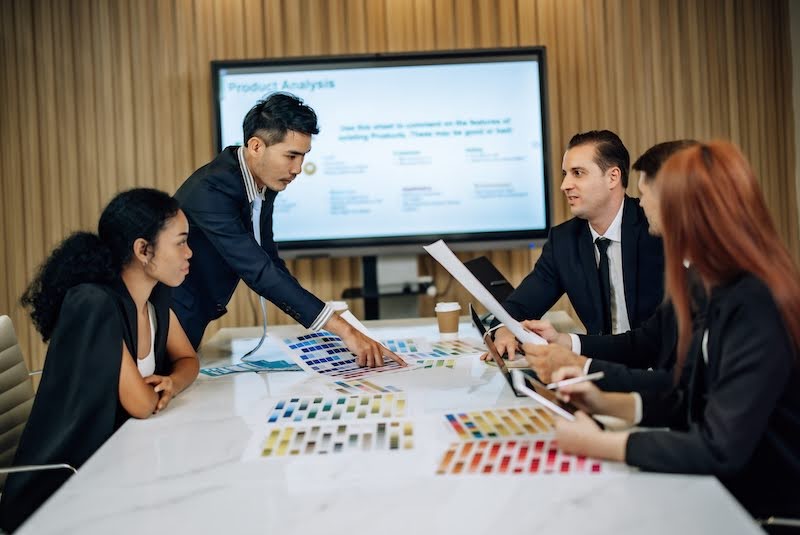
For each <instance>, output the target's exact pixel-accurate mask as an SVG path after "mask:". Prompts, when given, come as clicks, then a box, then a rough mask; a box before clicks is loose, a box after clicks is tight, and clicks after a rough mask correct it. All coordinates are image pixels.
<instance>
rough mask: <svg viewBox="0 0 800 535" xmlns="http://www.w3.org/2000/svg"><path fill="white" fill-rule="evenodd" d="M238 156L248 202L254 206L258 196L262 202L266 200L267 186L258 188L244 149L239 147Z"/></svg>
mask: <svg viewBox="0 0 800 535" xmlns="http://www.w3.org/2000/svg"><path fill="white" fill-rule="evenodd" d="M236 155H237V156H238V157H239V168H240V169H241V170H242V181H243V182H244V191H245V193H247V202H249V203H250V204H252V203H253V201H255V200H256V197H257V196H258V197H259V198H260V199H261V200H262V201H264V200H266V196H265V190H266V189H267V188H266V186H262V187H258V184H256V180H255V178H254V177H253V174H252V173H251V172H250V168H249V167H247V162H246V161H245V159H244V147H239V149H238V150H237V151H236Z"/></svg>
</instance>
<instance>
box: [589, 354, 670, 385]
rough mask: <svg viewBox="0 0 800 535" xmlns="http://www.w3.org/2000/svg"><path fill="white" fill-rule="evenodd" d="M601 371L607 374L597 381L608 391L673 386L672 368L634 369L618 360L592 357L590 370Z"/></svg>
mask: <svg viewBox="0 0 800 535" xmlns="http://www.w3.org/2000/svg"><path fill="white" fill-rule="evenodd" d="M599 371H602V372H603V373H604V374H605V375H604V377H603V378H602V379H600V380H599V381H597V386H598V388H600V389H602V390H605V391H607V392H640V393H642V392H665V391H668V390H670V389H671V388H672V372H671V371H670V370H661V369H659V370H642V369H634V368H629V367H627V366H625V365H622V364H618V363H616V362H608V361H604V360H598V359H592V363H591V364H590V365H589V372H590V373H594V372H599Z"/></svg>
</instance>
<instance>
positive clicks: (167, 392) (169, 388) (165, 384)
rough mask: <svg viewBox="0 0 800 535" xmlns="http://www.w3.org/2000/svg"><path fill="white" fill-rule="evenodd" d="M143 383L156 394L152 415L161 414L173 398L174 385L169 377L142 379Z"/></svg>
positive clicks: (157, 376)
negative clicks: (156, 400)
mask: <svg viewBox="0 0 800 535" xmlns="http://www.w3.org/2000/svg"><path fill="white" fill-rule="evenodd" d="M144 382H145V383H147V384H149V385H150V386H152V387H153V391H154V392H155V393H156V394H158V403H156V410H155V411H153V412H154V413H158V412H161V411H162V410H164V409H165V408H166V406H167V405H169V402H170V401H172V398H173V397H175V383H173V381H172V377H170V376H169V375H151V376H149V377H145V378H144Z"/></svg>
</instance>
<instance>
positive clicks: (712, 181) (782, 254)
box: [656, 141, 800, 380]
mask: <svg viewBox="0 0 800 535" xmlns="http://www.w3.org/2000/svg"><path fill="white" fill-rule="evenodd" d="M656 182H657V184H658V187H659V189H660V194H661V200H660V203H661V220H662V221H661V226H662V231H663V239H664V255H665V268H666V290H667V295H668V296H669V298H670V299H671V300H672V303H673V305H674V307H675V312H676V315H677V317H678V354H677V362H676V365H675V378H676V380H677V379H678V378H679V377H680V373H681V370H682V369H683V364H684V362H685V361H686V353H687V351H688V349H689V342H690V339H691V335H692V325H691V315H690V311H689V290H688V285H687V274H686V269H685V268H684V264H683V262H684V260H688V261H690V262H691V264H692V268H693V269H694V270H696V271H697V273H699V274H700V276H701V277H702V278H703V280H704V281H705V282H706V283H707V284H710V285H711V286H717V285H720V284H725V283H727V282H730V281H732V280H734V279H736V278H737V277H739V276H741V275H743V274H745V273H750V274H753V275H754V276H756V277H758V278H759V279H761V281H762V282H764V284H766V286H767V287H768V288H769V290H770V292H771V293H772V298H773V299H774V300H775V303H776V305H777V307H778V310H779V311H780V313H781V316H782V318H783V323H784V325H785V327H786V329H787V330H788V332H789V335H790V337H791V339H792V340H793V342H794V345H795V348H797V347H800V282H799V281H800V277H798V270H797V267H796V266H795V264H794V262H793V261H792V258H791V256H790V255H789V251H788V250H787V249H786V246H785V245H784V244H783V242H782V241H781V239H780V237H779V236H778V233H777V231H776V230H775V224H774V222H773V220H772V217H771V216H770V214H769V211H768V210H767V206H766V204H765V203H764V197H763V195H762V194H761V189H760V187H759V185H758V182H757V181H756V178H755V175H754V174H753V171H752V169H751V168H750V164H749V163H748V162H747V159H746V158H745V157H744V155H743V154H742V153H741V151H739V149H738V148H737V147H736V146H735V145H733V144H731V143H728V142H726V141H712V142H710V143H707V144H698V145H695V146H693V147H690V148H687V149H684V150H681V151H679V152H677V153H676V154H674V155H673V156H672V157H671V158H669V159H668V160H667V161H666V162H665V163H664V165H663V166H662V168H661V170H660V171H659V173H658V176H657V177H656ZM796 355H797V353H795V357H796Z"/></svg>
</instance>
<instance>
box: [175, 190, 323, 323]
mask: <svg viewBox="0 0 800 535" xmlns="http://www.w3.org/2000/svg"><path fill="white" fill-rule="evenodd" d="M184 202H185V203H187V204H189V205H190V206H192V210H191V215H192V219H193V221H194V223H195V224H196V225H197V226H198V227H200V228H201V229H202V231H203V232H204V233H205V235H206V237H207V238H208V240H209V241H210V242H211V244H212V245H213V246H214V248H215V249H216V250H217V251H218V252H219V254H220V255H221V256H222V257H223V258H224V259H225V261H226V262H227V263H228V265H229V266H230V267H231V269H232V270H233V271H235V272H236V273H237V274H238V275H239V277H241V279H242V280H243V281H244V282H245V284H247V285H248V286H249V287H250V288H251V289H252V290H253V291H254V292H256V293H257V294H259V295H261V296H263V297H265V298H267V299H269V300H270V301H271V302H273V303H275V305H276V306H278V307H279V308H280V309H281V310H283V311H284V312H286V314H288V315H289V316H291V317H292V318H294V319H295V320H296V321H298V322H300V323H301V324H302V325H303V326H304V327H308V326H310V325H311V324H312V323H313V322H314V320H315V319H316V318H317V316H319V314H320V312H322V309H323V307H324V306H325V304H324V303H323V302H322V301H321V300H320V299H318V298H317V297H316V296H314V294H312V293H311V292H309V291H308V290H306V289H305V288H303V287H302V286H300V283H299V282H298V281H297V279H295V278H294V277H293V276H292V275H291V274H289V271H288V270H287V269H286V265H285V264H284V263H283V261H282V260H278V261H277V262H276V260H275V258H278V253H277V248H276V247H275V243H274V240H273V235H272V231H271V226H270V234H269V236H264V239H265V240H266V239H268V240H269V244H267V249H270V248H271V249H274V254H270V253H268V252H267V251H265V250H264V249H263V248H262V247H261V246H260V245H259V244H258V242H256V240H255V237H254V236H253V234H252V233H251V232H249V231H248V229H247V228H245V226H244V224H243V223H242V220H241V217H240V215H239V209H240V207H239V206H238V204H237V202H236V201H235V200H234V199H233V198H231V197H230V196H229V195H228V194H227V193H225V192H223V191H220V190H218V189H217V188H216V187H215V185H214V184H213V182H212V181H204V182H203V183H202V185H201V186H200V187H198V188H196V189H195V190H194V191H193V192H192V193H191V195H190V196H189V198H187V199H185V201H184Z"/></svg>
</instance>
